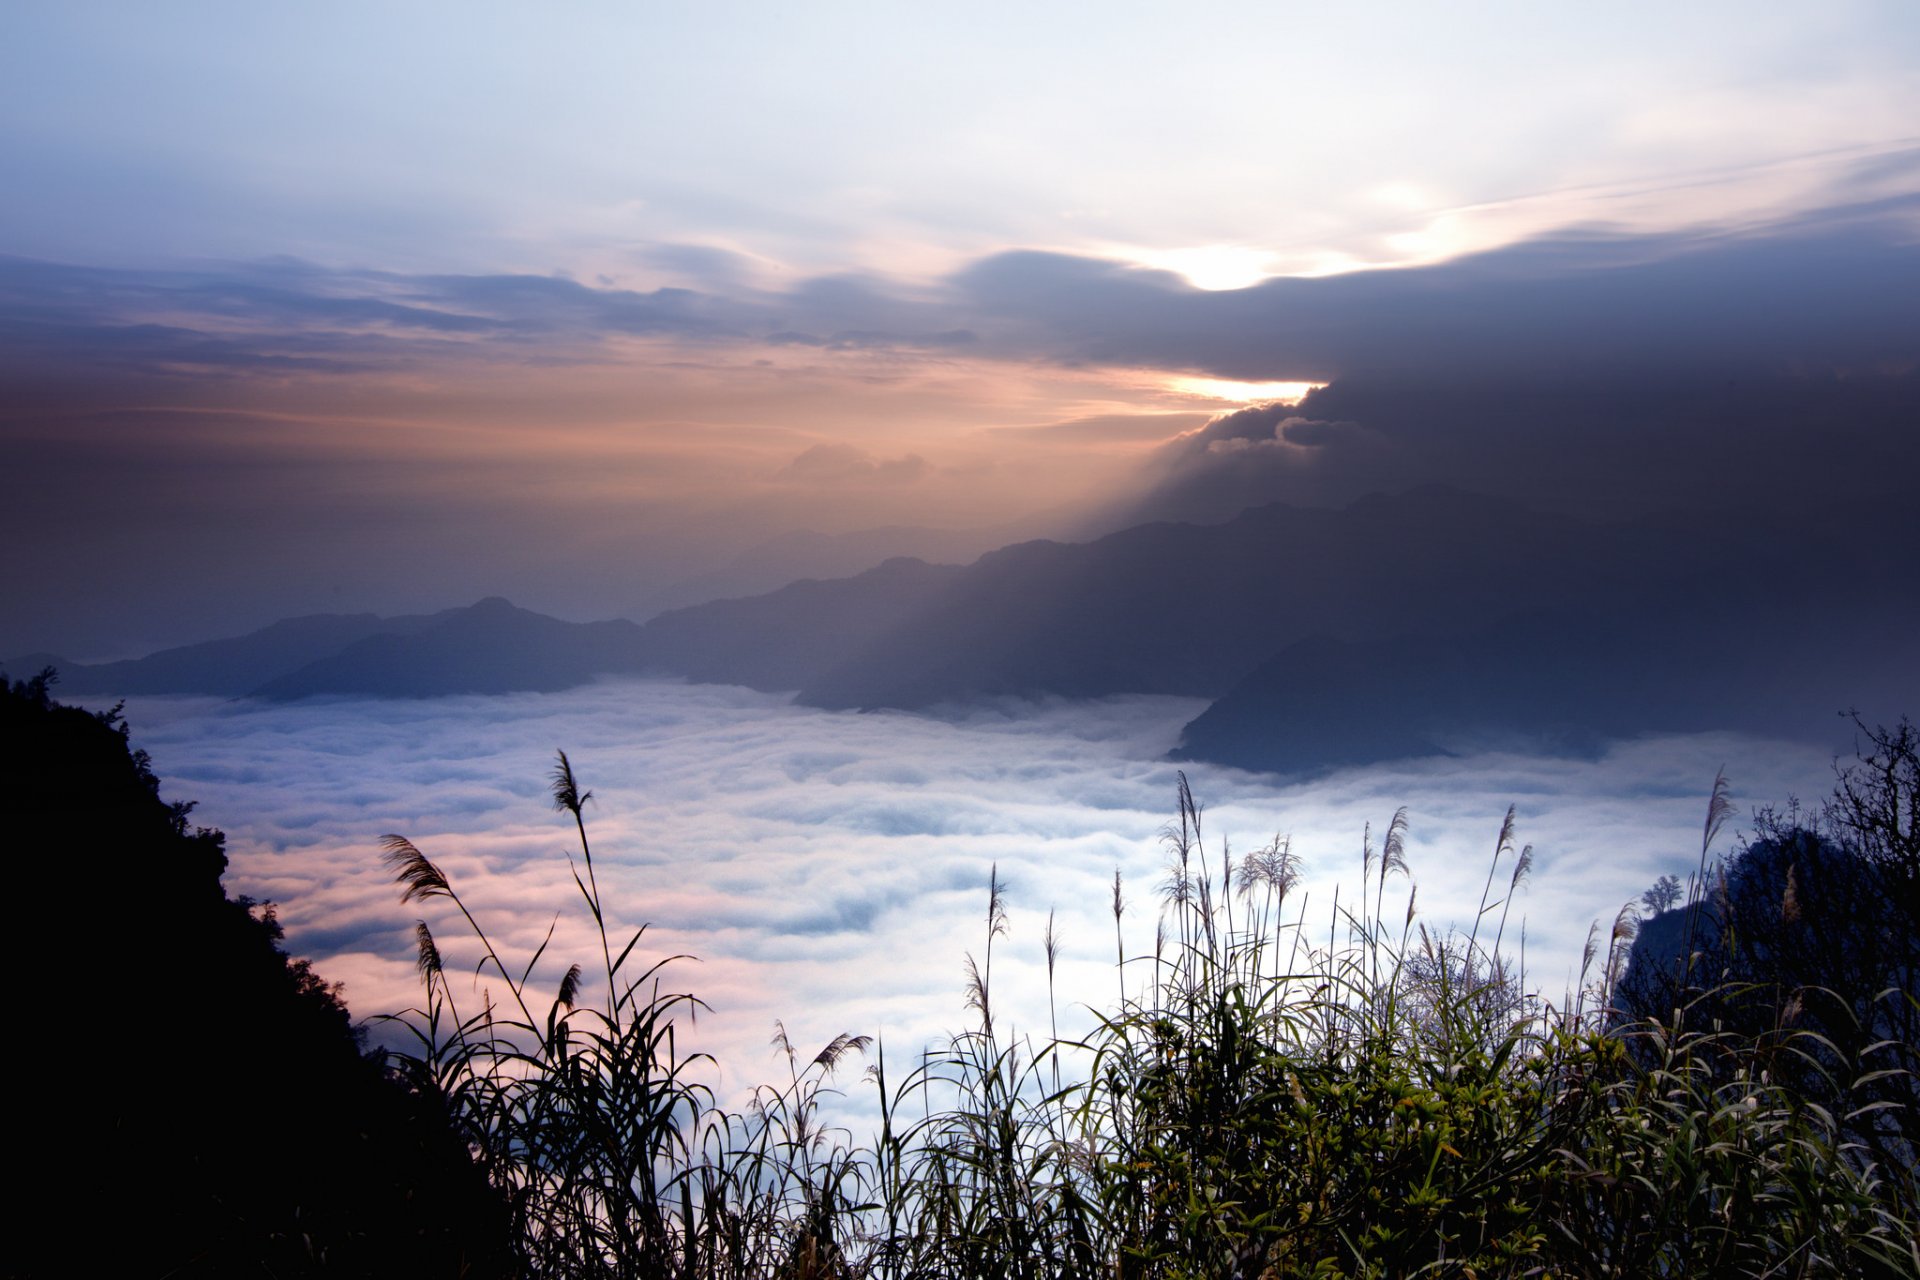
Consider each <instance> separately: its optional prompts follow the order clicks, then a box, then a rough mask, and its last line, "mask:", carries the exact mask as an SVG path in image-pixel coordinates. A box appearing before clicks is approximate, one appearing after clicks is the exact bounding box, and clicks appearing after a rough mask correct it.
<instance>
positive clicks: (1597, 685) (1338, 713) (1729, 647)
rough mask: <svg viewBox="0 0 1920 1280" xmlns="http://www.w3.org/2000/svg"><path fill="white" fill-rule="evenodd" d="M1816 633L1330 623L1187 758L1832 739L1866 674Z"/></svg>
mask: <svg viewBox="0 0 1920 1280" xmlns="http://www.w3.org/2000/svg"><path fill="white" fill-rule="evenodd" d="M1792 621H1793V620H1791V619H1789V620H1788V622H1789V624H1791V622H1792ZM1810 638H1811V637H1806V636H1804V635H1803V636H1799V637H1790V636H1788V635H1786V634H1784V633H1783V632H1782V631H1780V630H1776V631H1773V632H1770V633H1758V632H1754V631H1749V630H1743V629H1740V628H1730V627H1727V626H1725V625H1724V624H1721V623H1715V622H1714V621H1713V620H1711V619H1701V618H1697V617H1696V618H1676V617H1663V618H1659V619H1644V618H1640V617H1636V616H1628V617H1605V616H1596V615H1591V614H1530V615H1523V616H1519V617H1515V618H1511V619H1507V620H1505V621H1503V622H1502V623H1501V625H1499V626H1497V627H1493V628H1489V629H1486V630H1482V631H1479V632H1475V633H1472V634H1467V635H1425V634H1413V635H1399V636H1393V637H1390V638H1387V639H1383V640H1374V641H1341V640H1335V639H1333V638H1331V637H1328V636H1324V635H1318V636H1313V637H1309V638H1308V639H1306V640H1302V641H1299V642H1297V643H1295V644H1292V645H1289V646H1287V648H1285V649H1283V650H1282V651H1281V652H1280V653H1278V654H1277V655H1275V656H1274V657H1273V658H1271V659H1269V660H1268V661H1267V662H1265V663H1263V664H1261V665H1260V666H1259V667H1258V668H1256V669H1255V670H1254V671H1253V672H1252V673H1251V674H1250V675H1248V676H1247V677H1246V678H1245V679H1243V680H1241V681H1240V682H1238V683H1237V684H1235V685H1234V687H1233V688H1231V689H1229V690H1228V691H1227V692H1226V693H1225V694H1223V695H1222V696H1221V697H1220V698H1218V699H1217V700H1216V701H1215V702H1214V703H1213V705H1212V706H1210V707H1208V708H1207V709H1206V711H1204V712H1202V713H1201V714H1200V715H1199V716H1198V717H1196V718H1195V719H1194V720H1192V721H1191V722H1190V723H1189V724H1188V725H1187V726H1186V729H1185V730H1184V732H1183V733H1182V736H1181V744H1180V746H1179V747H1178V748H1177V749H1176V750H1175V752H1174V757H1175V758H1176V759H1183V760H1209V761H1212V762H1214V763H1217V764H1231V765H1237V766H1239V767H1241V768H1245V769H1262V770H1271V771H1275V772H1281V773H1296V772H1312V771H1315V770H1320V769H1325V768H1332V767H1337V766H1342V765H1357V764H1373V763H1376V762H1379V761H1382V760H1389V759H1397V758H1403V757H1407V756H1421V755H1435V754H1448V753H1450V752H1452V751H1471V750H1478V749H1486V748H1496V747H1506V748H1512V749H1521V750H1545V751H1549V752H1552V753H1555V754H1567V753H1573V754H1586V753H1589V752H1595V751H1598V750H1599V749H1600V748H1601V747H1602V746H1604V744H1605V743H1606V742H1607V741H1608V740H1612V739H1619V738H1626V737H1632V736H1634V735H1637V734H1644V733H1657V732H1668V731H1687V730H1693V729H1701V728H1719V729H1750V730H1756V731H1760V732H1773V733H1781V732H1789V733H1797V734H1804V735H1811V736H1814V737H1827V736H1831V733H1832V731H1833V730H1834V728H1835V727H1836V722H1835V711H1836V710H1837V709H1838V708H1840V707H1842V706H1845V705H1847V703H1848V701H1849V699H1850V698H1852V697H1854V696H1856V695H1857V693H1858V691H1859V685H1860V684H1861V683H1862V682H1863V681H1862V674H1861V673H1860V672H1859V671H1857V670H1854V669H1850V668H1847V667H1845V666H1838V667H1836V666H1834V665H1832V664H1826V665H1824V666H1822V665H1817V664H1814V663H1809V662H1806V661H1803V660H1802V658H1801V654H1802V652H1803V647H1802V645H1800V644H1798V643H1793V642H1792V641H1794V640H1807V639H1810ZM1762 690H1764V691H1769V692H1768V693H1767V694H1766V695H1765V696H1757V695H1756V691H1762Z"/></svg>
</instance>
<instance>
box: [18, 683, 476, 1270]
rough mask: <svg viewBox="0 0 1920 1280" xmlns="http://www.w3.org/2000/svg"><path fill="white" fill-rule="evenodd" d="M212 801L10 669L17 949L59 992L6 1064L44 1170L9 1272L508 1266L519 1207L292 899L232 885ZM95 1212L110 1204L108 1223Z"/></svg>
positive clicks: (29, 1159)
mask: <svg viewBox="0 0 1920 1280" xmlns="http://www.w3.org/2000/svg"><path fill="white" fill-rule="evenodd" d="M190 808H191V806H189V805H184V804H169V803H167V802H165V801H163V800H162V799H161V798H160V796H159V782H158V780H157V779H156V778H155V777H154V775H153V773H152V771H151V770H150V769H149V767H148V761H147V758H146V755H145V753H144V752H136V751H132V750H130V749H129V747H128V744H127V738H126V726H125V723H124V722H123V721H121V720H120V719H118V717H117V716H116V715H114V714H111V713H109V714H94V713H90V712H87V711H83V710H81V709H79V708H77V707H67V706H62V705H61V704H59V703H58V702H55V701H53V700H52V699H51V698H50V697H49V696H48V694H47V683H46V681H45V680H44V679H39V678H36V679H34V680H29V681H20V682H17V683H16V682H6V681H0V817H4V820H5V822H6V825H7V830H8V832H9V839H10V841H11V845H10V847H12V848H13V849H16V850H17V851H19V853H20V854H21V855H22V856H21V857H19V858H16V859H14V860H13V863H14V865H13V866H12V868H11V870H10V875H9V879H10V882H11V891H12V893H13V894H14V895H15V896H14V901H16V902H17V903H20V904H23V906H25V907H28V908H30V909H25V910H21V911H17V912H16V913H15V920H14V924H13V927H12V928H11V929H9V930H8V931H7V934H6V940H5V951H6V958H7V962H8V968H9V971H10V972H12V973H14V974H17V975H29V974H37V975H39V978H38V984H39V986H40V988H41V989H42V991H43V993H44V995H45V996H46V1000H45V1009H44V1010H43V1011H42V1016H41V1017H39V1018H38V1023H39V1029H38V1030H36V1031H34V1032H32V1033H31V1034H29V1035H26V1036H25V1037H24V1038H23V1039H21V1040H20V1041H19V1048H20V1050H21V1051H20V1052H15V1053H11V1054H9V1055H8V1057H7V1062H6V1066H5V1073H6V1081H7V1086H8V1089H7V1094H8V1097H9V1098H11V1099H12V1100H13V1115H12V1118H11V1121H10V1124H9V1138H10V1140H11V1143H12V1146H13V1149H14V1152H15V1154H16V1156H17V1157H18V1159H19V1160H20V1162H21V1165H22V1167H23V1168H24V1169H27V1170H30V1171H31V1172H30V1176H27V1177H24V1178H20V1179H16V1180H15V1183H14V1185H13V1186H12V1187H11V1188H10V1192H9V1195H10V1212H11V1214H12V1220H13V1221H14V1222H15V1224H16V1226H17V1227H18V1229H17V1230H16V1231H15V1232H14V1233H13V1238H12V1240H11V1242H10V1245H9V1255H8V1258H7V1262H6V1265H5V1268H4V1269H5V1271H6V1273H7V1274H8V1275H21V1276H43V1275H44V1276H55V1275H70V1274H73V1273H75V1272H76V1271H82V1272H88V1273H98V1274H101V1275H124V1276H133V1275H152V1276H159V1275H173V1276H182V1277H199V1276H229V1275H243V1274H245V1275H280V1276H321V1275H326V1276H372V1275H462V1274H467V1275H474V1276H484V1275H496V1274H503V1273H504V1267H503V1265H502V1264H503V1261H504V1256H505V1249H504V1246H505V1230H506V1216H505V1212H504V1209H505V1206H504V1205H503V1204H501V1203H500V1202H499V1201H498V1200H497V1199H496V1198H495V1197H494V1195H493V1193H492V1192H491V1191H490V1190H489V1189H488V1187H487V1185H486V1183H485V1181H484V1179H483V1178H482V1177H481V1175H480V1172H479V1170H478V1169H477V1168H476V1167H475V1166H474V1164H473V1163H472V1160H471V1159H470V1158H469V1156H468V1153H467V1148H466V1144H465V1142H464V1140H462V1139H461V1138H460V1137H459V1136H458V1135H456V1134H455V1132H454V1131H453V1129H452V1128H451V1126H450V1124H449V1123H448V1121H447V1118H446V1113H445V1111H444V1107H443V1104H442V1103H441V1102H440V1101H439V1100H438V1098H437V1097H436V1096H435V1095H434V1094H433V1093H432V1091H431V1089H427V1090H424V1091H423V1090H422V1089H420V1088H418V1087H415V1086H418V1085H420V1084H422V1083H424V1082H419V1081H415V1082H406V1081H402V1080H400V1079H399V1078H397V1077H394V1076H391V1075H389V1074H388V1073H387V1072H386V1070H385V1069H384V1068H383V1067H382V1065H381V1064H380V1062H379V1061H377V1060H376V1059H372V1058H368V1057H364V1056H362V1054H361V1052H360V1047H359V1044H358V1041H357V1039H356V1037H355V1035H354V1032H353V1029H352V1026H351V1024H350V1022H349V1020H348V1017H347V1012H346V1009H345V1007H344V1006H343V1005H342V1004H341V1003H340V1001H339V1000H338V998H337V996H336V994H335V992H334V989H333V988H332V987H330V986H329V985H328V984H327V983H326V982H325V981H323V980H322V979H321V978H320V977H319V976H318V975H317V974H315V973H313V972H312V970H311V969H309V968H308V967H307V965H306V964H305V963H303V962H299V961H294V960H290V959H289V958H288V957H287V956H286V955H285V954H283V953H282V952H281V951H280V949H279V947H278V945H277V944H278V941H279V938H280V931H279V927H278V925H277V924H276V923H275V922H274V920H273V916H272V913H271V911H270V910H269V911H257V910H254V909H251V904H249V903H247V902H245V901H244V900H242V901H235V900H232V899H229V898H228V897H227V896H226V894H225V892H224V890H223V888H222V886H221V883H220V877H221V873H222V872H223V870H224V869H225V867H226V856H225V853H224V852H223V838H222V836H221V834H220V833H219V832H217V831H210V830H207V829H205V828H197V829H196V828H193V827H191V826H190V825H189V824H188V821H187V819H188V811H189V809H190ZM89 886H105V887H106V888H107V889H108V890H109V892H107V893H104V894H103V893H100V892H95V891H93V890H92V889H90V888H89ZM63 904H64V905H63ZM29 1049H30V1051H29ZM90 1206H91V1207H100V1206H110V1213H111V1223H110V1224H104V1225H103V1224H94V1226H93V1229H92V1230H91V1231H89V1228H88V1225H87V1220H86V1219H85V1218H84V1217H83V1218H81V1219H78V1220H76V1219H75V1218H74V1216H73V1215H74V1213H75V1211H76V1210H79V1211H80V1212H81V1213H82V1214H85V1213H86V1212H87V1210H88V1207H90ZM63 1221H64V1222H66V1223H67V1224H68V1225H67V1226H65V1227H61V1226H59V1225H58V1224H59V1223H61V1222H63Z"/></svg>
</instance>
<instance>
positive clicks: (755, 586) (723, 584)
mask: <svg viewBox="0 0 1920 1280" xmlns="http://www.w3.org/2000/svg"><path fill="white" fill-rule="evenodd" d="M1005 541H1006V539H1005V538H1004V537H1001V538H995V537H994V536H993V534H992V532H991V531H988V530H981V529H928V528H921V527H918V526H911V525H888V526H886V527H884V528H879V529H859V530H855V531H853V532H851V533H816V532H814V531H813V530H811V529H796V530H794V531H793V532H792V533H788V534H783V535H782V536H780V537H779V538H775V539H773V540H772V541H769V542H763V543H761V544H759V545H758V546H755V547H750V548H748V549H747V550H745V551H743V552H741V553H740V554H739V555H736V556H734V557H732V558H731V559H729V560H728V561H727V562H726V563H725V564H722V565H719V566H718V567H716V568H713V569H710V570H708V571H707V572H704V573H700V574H696V575H694V576H692V577H688V578H684V579H682V580H681V581H679V582H676V583H674V584H673V585H672V586H669V587H666V588H664V589H663V590H661V591H658V592H656V593H654V594H653V595H652V596H650V597H649V598H648V599H647V601H646V603H645V605H644V606H643V607H642V608H641V609H639V610H638V611H636V612H635V613H634V615H633V616H634V617H636V618H650V617H654V616H656V615H658V614H662V613H666V612H668V611H670V610H674V609H685V608H688V607H690V606H693V605H698V604H705V603H707V602H708V601H711V600H739V599H744V598H746V597H748V596H758V595H765V594H766V593H768V592H770V591H778V590H779V589H780V588H781V587H784V586H786V585H788V584H789V583H794V582H802V581H806V580H808V579H815V580H817V579H830V578H850V577H854V576H856V575H858V574H861V573H865V572H866V571H867V570H869V569H873V568H877V567H878V566H879V565H881V564H884V563H885V562H887V561H888V560H898V559H903V558H906V559H914V560H925V561H927V562H929V563H932V564H965V563H968V562H970V561H973V560H976V559H978V558H979V557H980V555H981V554H982V553H983V552H986V551H990V550H992V549H993V548H994V547H997V546H999V545H1001V543H1003V542H1005Z"/></svg>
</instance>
